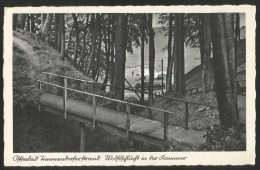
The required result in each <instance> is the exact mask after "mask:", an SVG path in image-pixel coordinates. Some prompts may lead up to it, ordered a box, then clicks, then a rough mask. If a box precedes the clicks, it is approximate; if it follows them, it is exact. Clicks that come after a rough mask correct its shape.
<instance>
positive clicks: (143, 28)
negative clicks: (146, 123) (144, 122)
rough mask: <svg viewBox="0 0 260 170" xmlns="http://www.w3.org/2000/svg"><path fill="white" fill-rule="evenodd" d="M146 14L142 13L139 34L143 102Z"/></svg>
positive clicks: (142, 96)
mask: <svg viewBox="0 0 260 170" xmlns="http://www.w3.org/2000/svg"><path fill="white" fill-rule="evenodd" d="M146 20H147V19H146V14H142V23H141V29H142V35H141V102H142V103H144V38H145V27H146Z"/></svg>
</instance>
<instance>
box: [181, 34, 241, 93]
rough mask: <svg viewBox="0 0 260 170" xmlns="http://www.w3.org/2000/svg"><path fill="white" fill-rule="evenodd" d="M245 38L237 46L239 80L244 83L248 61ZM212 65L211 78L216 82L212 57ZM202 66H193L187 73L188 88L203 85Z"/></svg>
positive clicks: (186, 85) (186, 84)
mask: <svg viewBox="0 0 260 170" xmlns="http://www.w3.org/2000/svg"><path fill="white" fill-rule="evenodd" d="M245 42H246V41H245V39H243V40H240V42H239V43H238V47H237V53H238V56H237V66H238V68H237V81H239V83H241V84H242V85H244V80H245V62H246V44H245ZM210 65H211V71H210V72H211V80H212V84H214V74H213V72H214V70H213V61H212V58H211V60H210ZM201 73H202V68H201V65H198V66H197V67H195V68H193V69H192V70H191V71H189V72H188V73H186V74H185V79H186V82H185V87H186V89H189V88H192V87H201V77H202V75H201Z"/></svg>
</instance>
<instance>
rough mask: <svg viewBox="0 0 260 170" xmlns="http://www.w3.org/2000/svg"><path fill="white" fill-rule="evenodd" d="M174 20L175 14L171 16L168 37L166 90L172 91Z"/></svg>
mask: <svg viewBox="0 0 260 170" xmlns="http://www.w3.org/2000/svg"><path fill="white" fill-rule="evenodd" d="M172 20H173V14H170V17H169V37H168V63H167V78H166V92H170V91H172V65H170V64H171V55H172Z"/></svg>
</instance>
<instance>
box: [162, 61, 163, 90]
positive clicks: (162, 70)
mask: <svg viewBox="0 0 260 170" xmlns="http://www.w3.org/2000/svg"><path fill="white" fill-rule="evenodd" d="M162 94H163V59H162Z"/></svg>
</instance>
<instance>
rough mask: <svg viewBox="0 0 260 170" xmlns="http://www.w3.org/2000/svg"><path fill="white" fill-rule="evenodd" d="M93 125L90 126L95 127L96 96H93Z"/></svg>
mask: <svg viewBox="0 0 260 170" xmlns="http://www.w3.org/2000/svg"><path fill="white" fill-rule="evenodd" d="M92 104H93V125H92V128H93V129H95V128H96V114H97V108H96V96H93V101H92Z"/></svg>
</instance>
